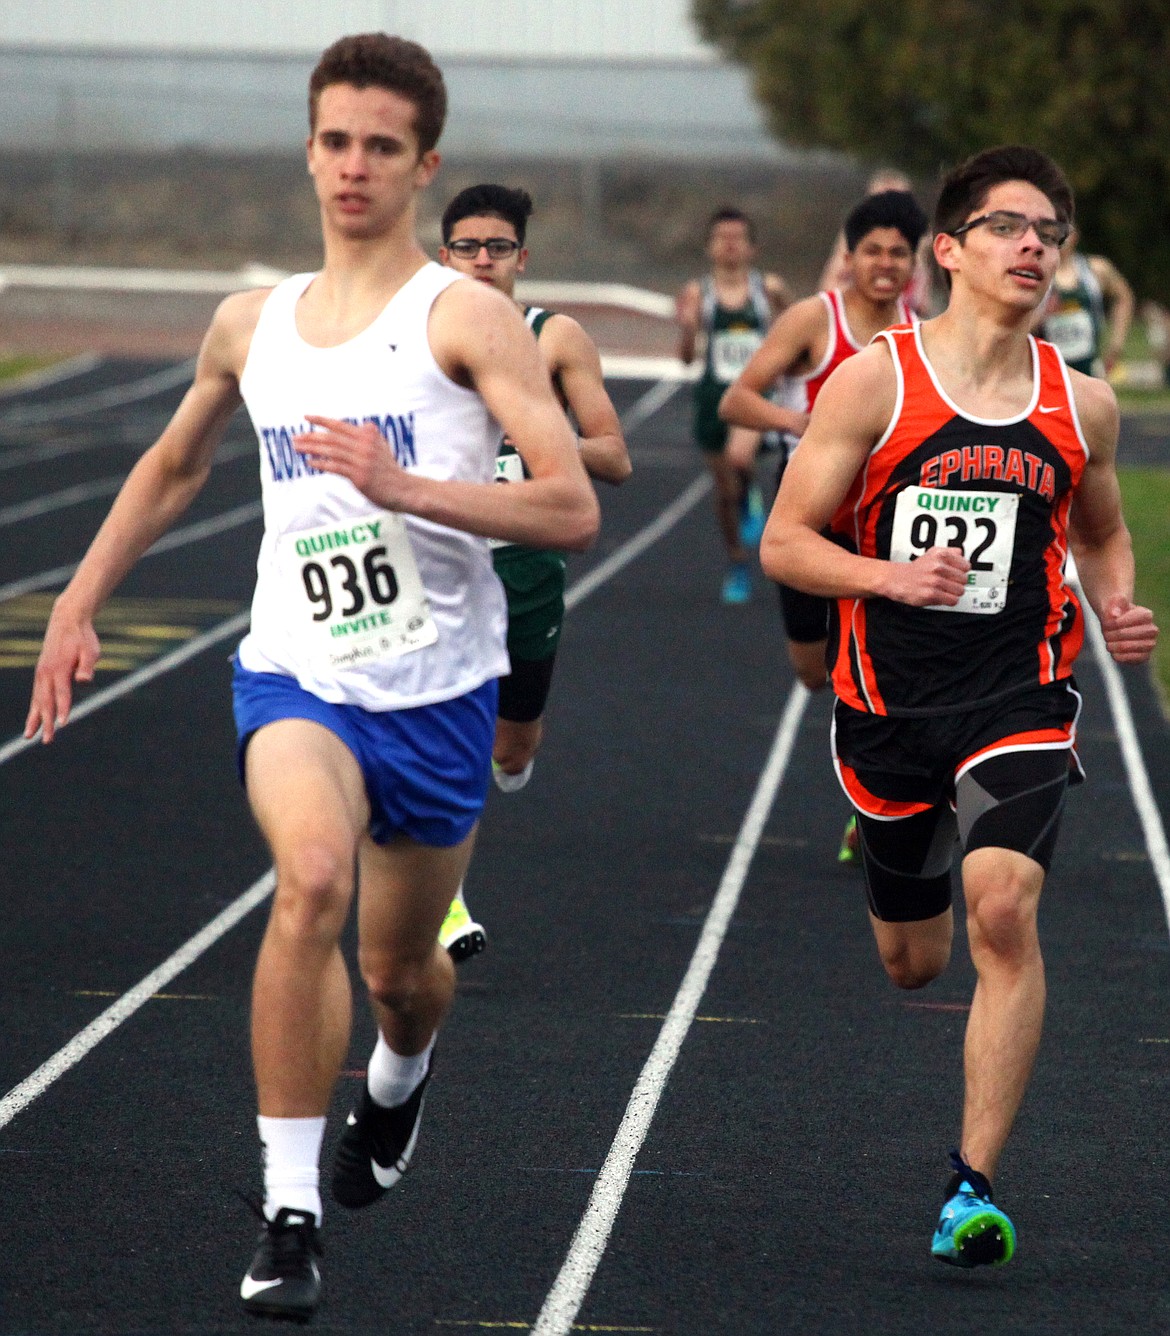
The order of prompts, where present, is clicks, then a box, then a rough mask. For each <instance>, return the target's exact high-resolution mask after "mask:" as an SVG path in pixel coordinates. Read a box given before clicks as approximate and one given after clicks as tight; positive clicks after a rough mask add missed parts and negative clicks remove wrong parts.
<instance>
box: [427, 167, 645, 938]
mask: <svg viewBox="0 0 1170 1336" xmlns="http://www.w3.org/2000/svg"><path fill="white" fill-rule="evenodd" d="M531 214H532V199H531V197H530V196H529V195H528V192H527V191H525V190H514V189H511V188H509V187H508V186H502V185H493V184H485V185H478V186H471V187H469V188H468V189H466V190H461V191H460V192H459V194H458V195H456V196H455V198H454V199H453V200H452V201H451V202H450V204H448V205H447V208H446V210H445V211H444V213H443V218H442V224H441V227H442V236H443V245H442V246H441V247H440V248H439V259H440V260H441V261H442V262H443V264H445V265H448V266H449V267H450V268H452V269H457V270H458V271H459V272H460V273H461V274H466V275H467V276H468V277H469V278H474V279H476V280H477V281H479V282H480V283H484V284H486V285H487V286H488V287H493V288H495V289H496V290H497V291H499V292H502V293H503V294H504V295H505V296H506V297H509V298H511V299H513V300H515V290H516V281H517V279H518V278H519V276H520V275H521V274H522V273H524V271H525V268H526V266H527V264H528V250H527V248H526V247H525V244H524V243H525V237H526V233H527V227H528V219H529V217H530V216H531ZM516 304H517V306H518V307H519V309H520V311H521V313H522V314H523V316H524V319H525V321H526V322H527V323H528V325H529V327H530V328H531V329H532V331H533V333H534V334H535V335H536V341H537V346H538V348H539V349H540V354H541V357H542V358H543V360H544V364H545V366H546V367H547V368H548V373H549V376H550V377H551V379H552V383H553V389H554V390H555V391H556V395H557V398H558V399H559V400H560V402H561V406H562V407H563V408H564V409H565V410H566V411H567V412H568V413H569V414H571V417H572V421H573V422H574V423H575V425H576V429H577V432H578V436H577V448H578V449H579V451H580V453H581V462H582V463H583V464H584V465H585V469H586V472H587V473H588V474H589V475H590V477H592V478H596V479H599V480H600V481H602V482H608V483H613V484H616V483H621V482H624V481H625V480H626V479H627V478H628V477H629V476H630V456H629V453H628V452H627V450H626V443H625V441H624V440H623V439H622V429H621V423H620V421H619V420H618V415H617V410H616V409H615V408H614V406H613V404H612V403H611V402H610V399H609V395H608V393H607V392H606V389H605V382H604V380H603V379H602V373H601V357H600V355H599V354H598V351H597V348H596V346H595V345H594V343H593V340H592V339H591V338H590V337H589V335H588V334H586V333H585V331H584V330H583V329H582V328H581V326H580V325H579V324H578V323H577V322H576V321H575V320H573V319H572V318H571V317H569V316H567V315H562V314H558V313H554V312H552V311H546V310H543V309H541V308H539V307H535V306H525V305H524V304H523V303H522V302H517V303H516ZM524 476H525V475H524V465H523V461H522V460H521V459H520V456H519V455H518V454H517V453H516V449H515V446H514V445H513V444H512V442H511V440H510V439H509V438H508V437H507V436H505V437H504V438H503V439H502V441H501V442H500V450H499V454H498V456H497V458H496V481H497V482H504V483H507V482H513V481H517V480H519V479H521V478H523V477H524ZM493 559H494V562H495V568H496V574H497V575H498V576H499V577H500V580H501V581H502V583H503V586H504V592H505V594H506V595H507V598H508V656H509V659H510V661H511V671H510V672H509V673H508V675H507V676H506V677H502V678H501V679H500V700H499V706H498V710H497V718H496V736H495V744H494V747H493V751H492V773H493V775H494V776H495V780H496V784H497V786H498V787H499V788H500V789H502V790H503V791H504V792H505V793H514V792H516V791H517V790H518V789H521V788H523V787H524V785H525V784H527V783H528V779H529V777H530V776H531V774H532V767H533V762H534V761H535V759H536V752H537V749H538V748H539V746H540V742H541V738H542V737H543V735H544V711H545V705H546V703H547V701H548V695H549V691H550V689H551V687H552V675H553V665H554V663H555V662H556V654H557V647H558V645H559V644H560V637H561V625H562V622H563V621H564V616H565V557H564V553H562V552H555V551H545V550H538V549H536V548H532V547H528V546H526V545H524V544H522V543H496V544H494V550H493ZM439 940H440V942H441V943H442V944H443V945H444V946H446V948H447V950H448V951H450V953H451V955H452V958H453V959H455V960H463V959H466V958H467V957H468V956H471V955H474V954H475V953H476V952H477V951H482V950H483V948H484V946H485V944H486V937H485V934H484V930H483V926H482V925H481V924H479V923H477V922H476V921H475V920H474V919H473V918H472V916H471V913H470V911H469V910H468V908H467V902H466V899H465V898H464V894H463V888H462V886H461V887H460V888H459V893H458V895H457V896H456V897H455V899H454V900H453V901H452V903H451V908H450V910H449V912H448V914H447V918H446V920H445V921H444V923H443V928H442V931H441V933H440V936H439Z"/></svg>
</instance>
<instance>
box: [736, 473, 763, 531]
mask: <svg viewBox="0 0 1170 1336" xmlns="http://www.w3.org/2000/svg"><path fill="white" fill-rule="evenodd" d="M767 518H768V517H767V516H766V515H765V514H764V497H763V495H762V493H761V492H760V489H759V487H758V486H757V485H756V484H755V483H754V482H753V483H751V484H750V485H749V486H748V487H747V488H746V489H745V491H744V494H743V499H742V501H740V503H739V541H740V542H741V543H742V544H743V545H744V547H759V545H760V539H761V538H763V536H764V524H765V522H766V520H767Z"/></svg>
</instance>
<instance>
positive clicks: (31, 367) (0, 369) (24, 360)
mask: <svg viewBox="0 0 1170 1336" xmlns="http://www.w3.org/2000/svg"><path fill="white" fill-rule="evenodd" d="M55 361H57V358H55V357H32V356H12V357H0V380H11V379H12V377H13V376H23V375H24V373H25V372H26V371H39V370H40V369H41V367H44V366H52V365H53V363H54V362H55Z"/></svg>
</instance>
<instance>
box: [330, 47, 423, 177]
mask: <svg viewBox="0 0 1170 1336" xmlns="http://www.w3.org/2000/svg"><path fill="white" fill-rule="evenodd" d="M332 84H352V85H353V87H354V88H385V89H386V90H387V92H390V93H397V94H398V95H399V96H400V97H404V98H406V99H407V101H409V102H413V103H414V132H415V134H416V135H417V136H418V147H419V152H420V153H428V152H429V151H430V150H431V149H433V148H434V147H435V145H436V144H437V143H438V142H439V136H440V135H441V134H442V133H443V122H444V121H445V120H446V119H447V88H446V85H445V84H444V83H443V73H442V71H441V70H440V69H439V67H438V66H437V65H436V64H435V62H434V61H433V60H432V59H431V57H430V53H429V52H428V51H427V50H426V49H425V47H421V46H419V44H418V43H417V42H410V41H407V39H406V38H405V37H391V36H389V34H387V33H384V32H363V33H357V34H355V35H354V36H351V37H342V38H340V39H339V40H338V41H336V42H334V43H333V45H332V46H330V47H328V48H327V49H326V50H325V52H324V53H323V54H322V56H321V59H320V60H319V61H318V62H317V66H316V68H315V69H314V70H313V73H312V74H311V75H310V77H309V129H310V130H311V131H312V130H316V128H317V104H318V102H319V101H320V100H321V93H322V92H323V91H324V90H325V89H326V88H328V87H330V85H332Z"/></svg>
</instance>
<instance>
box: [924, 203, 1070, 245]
mask: <svg viewBox="0 0 1170 1336" xmlns="http://www.w3.org/2000/svg"><path fill="white" fill-rule="evenodd" d="M973 227H987V228H988V229H990V231H991V233H992V235H993V236H997V237H1002V238H1003V239H1004V241H1019V239H1020V238H1021V237H1022V236H1023V235H1024V233H1025V232H1027V230H1028V228H1032V229H1033V230H1034V231H1035V233H1036V235H1037V236H1038V237H1039V238H1040V241H1041V244H1043V245H1045V246H1056V247H1058V248H1059V247H1060V246H1063V245H1064V243H1065V242H1066V241H1067V240H1068V236H1069V233H1070V232H1071V231H1072V223H1065V222H1061V220H1060V219H1059V218H1029V217H1028V215H1027V214H1024V213H1013V212H1012V211H1011V210H1010V209H994V210H993V211H992V212H991V213H981V214H980V215H979V217H978V218H972V219H971V221H970V222H968V223H964V224H963V226H962V227H956V228H955V230H954V231H953V232H952V233H951V236H953V237H961V236H962V235H963V233H964V232H970V230H971V229H972V228H973Z"/></svg>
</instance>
